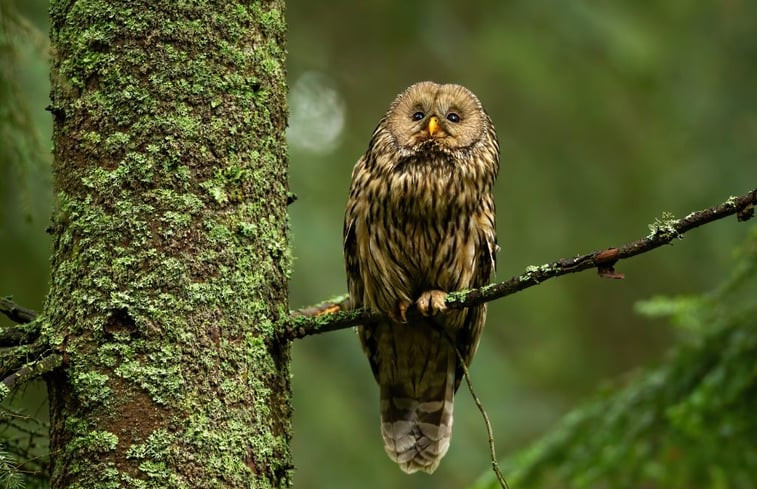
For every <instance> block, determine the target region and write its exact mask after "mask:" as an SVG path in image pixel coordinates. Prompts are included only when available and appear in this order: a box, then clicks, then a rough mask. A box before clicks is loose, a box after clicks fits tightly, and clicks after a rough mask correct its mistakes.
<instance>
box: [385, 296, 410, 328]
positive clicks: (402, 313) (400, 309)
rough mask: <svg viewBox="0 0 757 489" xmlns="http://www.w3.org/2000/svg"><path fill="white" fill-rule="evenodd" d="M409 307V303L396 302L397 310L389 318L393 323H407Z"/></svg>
mask: <svg viewBox="0 0 757 489" xmlns="http://www.w3.org/2000/svg"><path fill="white" fill-rule="evenodd" d="M408 307H410V302H408V301H399V302H397V309H396V310H395V311H394V312H393V313H392V314H390V315H389V316H390V317H391V318H392V320H393V321H394V322H397V323H403V324H404V323H406V322H407V309H408Z"/></svg>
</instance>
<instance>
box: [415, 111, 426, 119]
mask: <svg viewBox="0 0 757 489" xmlns="http://www.w3.org/2000/svg"><path fill="white" fill-rule="evenodd" d="M424 117H426V116H425V114H424V113H423V112H416V113H415V114H413V120H414V121H420V120H423V118H424Z"/></svg>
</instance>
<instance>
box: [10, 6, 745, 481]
mask: <svg viewBox="0 0 757 489" xmlns="http://www.w3.org/2000/svg"><path fill="white" fill-rule="evenodd" d="M287 8H288V11H287V19H288V23H289V44H288V51H289V65H288V72H289V83H290V97H289V104H290V129H289V155H290V185H291V189H292V191H293V192H295V193H296V194H297V196H298V200H297V202H295V203H294V204H293V205H292V206H291V207H290V215H291V227H292V246H293V250H294V255H295V257H296V260H295V266H294V271H293V274H292V278H291V282H290V298H291V304H290V305H291V307H292V308H293V309H294V308H297V307H300V306H304V305H308V304H311V303H315V302H318V301H320V300H323V299H326V298H328V297H330V296H333V295H337V294H341V293H343V292H344V291H345V288H346V286H345V279H344V271H343V264H342V252H341V231H342V230H341V226H342V216H343V209H344V203H345V200H346V193H347V189H348V185H349V180H350V172H351V169H352V165H353V164H354V162H355V161H356V159H357V158H358V157H359V156H360V155H361V154H362V153H363V152H364V151H365V149H366V146H367V143H368V140H369V138H370V135H371V132H372V130H373V128H374V127H375V125H376V123H377V121H378V119H379V118H380V117H381V115H382V114H383V112H384V111H385V110H386V108H387V106H388V104H389V102H390V101H391V100H392V99H393V97H394V96H395V95H396V94H397V93H398V92H400V91H402V90H403V89H404V88H405V87H407V86H408V85H410V84H412V83H414V82H416V81H419V80H424V79H430V80H435V81H439V82H455V83H460V84H463V85H466V86H467V87H468V88H470V89H471V90H473V91H474V92H475V93H476V94H477V95H478V96H479V98H480V99H481V100H482V101H483V103H484V105H485V107H486V108H487V110H488V112H489V113H490V115H491V117H492V119H493V120H494V123H495V125H496V127H497V130H498V134H499V139H500V146H501V153H502V154H501V173H500V178H499V181H498V183H497V185H496V187H495V192H496V199H497V226H498V235H499V243H500V246H501V251H500V253H499V256H498V272H497V278H498V279H500V280H504V279H507V278H509V277H510V276H512V275H515V274H519V273H521V272H522V271H523V270H524V269H525V267H526V266H528V265H539V264H541V263H545V262H548V261H552V260H554V259H557V258H561V257H567V256H572V255H575V254H578V253H584V252H589V251H592V250H594V249H601V248H605V247H609V246H613V245H619V244H622V243H625V242H627V241H631V240H634V239H637V238H639V237H642V236H644V235H646V234H648V233H649V230H648V228H647V225H648V224H649V223H652V222H653V221H654V220H655V218H660V217H661V216H662V213H663V211H665V212H670V213H672V214H673V215H675V216H677V217H683V216H684V215H686V214H687V213H688V212H690V211H693V210H697V209H700V208H704V207H708V206H710V205H714V204H716V203H718V202H721V201H723V200H725V199H726V198H727V197H728V196H729V195H731V194H741V193H744V192H746V191H748V190H750V189H751V188H753V187H754V186H755V183H757V91H756V90H755V87H757V3H755V2H749V1H745V0H728V1H714V0H713V1H698V0H677V1H669V2H630V1H609V2H602V3H596V2H584V1H581V2H559V1H527V0H523V1H507V2H502V1H493V0H492V1H478V2H454V1H447V0H434V1H430V0H422V1H417V2H387V1H371V2H352V1H346V0H343V1H337V0H329V1H320V2H312V1H307V0H291V1H289V2H288V5H287ZM47 32H48V25H47V4H46V2H44V1H37V0H35V1H31V0H29V1H20V0H18V1H10V0H0V70H1V71H0V256H2V257H3V259H2V265H0V296H4V295H13V296H14V300H16V302H18V303H20V304H23V305H26V306H28V307H32V308H35V309H40V308H41V305H42V302H43V300H44V296H45V293H46V290H47V283H48V271H49V255H50V238H49V236H48V235H47V234H45V228H46V227H47V226H48V224H49V217H50V214H51V208H52V205H53V195H52V188H51V180H52V179H51V175H50V158H51V154H50V141H51V134H50V132H51V126H52V124H51V116H50V114H49V113H47V112H45V111H44V107H45V106H46V105H47V104H48V93H49V80H48V64H47V62H48V57H47V49H48V46H47ZM753 226H754V225H753V224H751V223H750V224H747V225H737V224H736V223H735V221H732V220H727V221H724V222H717V223H714V224H711V225H708V226H706V227H704V228H702V229H700V230H696V231H694V232H692V233H690V234H689V235H687V236H686V237H685V239H682V240H679V241H676V242H675V243H674V245H673V246H670V247H666V248H663V249H660V250H657V251H655V252H652V253H649V254H645V255H642V256H639V257H637V258H635V259H633V260H630V261H627V262H623V263H621V265H620V267H619V268H620V270H619V271H621V272H623V273H625V274H626V278H625V279H624V280H620V281H615V280H603V279H599V278H597V276H596V275H595V274H593V273H591V272H585V273H582V274H579V275H575V276H568V277H564V278H560V279H556V280H554V281H550V282H548V283H545V284H543V285H541V286H538V287H535V288H532V289H530V290H528V291H526V292H523V293H519V294H516V295H515V296H511V297H508V298H506V299H504V300H499V301H496V302H494V303H492V304H491V305H490V309H489V310H490V315H489V320H488V322H487V326H486V330H485V333H484V337H483V339H482V342H481V346H480V348H479V352H478V354H477V357H476V360H475V361H474V363H473V366H472V368H471V375H472V376H473V380H474V382H475V386H476V388H477V390H478V394H479V396H480V397H481V399H482V401H483V403H484V405H485V407H486V408H487V410H488V412H489V415H490V417H491V420H492V424H493V428H494V433H495V436H496V442H497V449H498V453H499V455H500V456H501V457H502V459H503V460H508V459H511V456H512V455H513V454H515V453H518V452H519V451H522V450H525V449H526V448H527V447H529V446H530V445H531V444H532V443H533V442H534V441H535V440H538V439H539V438H540V437H541V436H543V435H544V434H545V433H549V432H550V430H551V429H554V426H555V425H556V423H558V420H559V419H560V418H561V416H563V415H564V414H566V413H567V412H569V411H571V410H572V409H573V408H575V407H576V406H577V405H580V404H581V403H582V402H583V400H585V399H586V398H587V397H588V396H590V395H592V393H595V392H596V391H597V389H601V388H603V386H607V385H608V383H609V382H611V381H612V382H613V383H614V384H615V385H622V383H623V380H624V379H630V378H633V376H634V372H637V371H638V370H639V369H640V368H642V367H649V368H653V367H654V366H655V365H659V364H661V363H662V362H664V361H666V358H667V357H666V355H665V352H666V351H668V350H669V349H670V348H672V347H674V345H677V344H680V343H681V342H685V341H687V340H688V339H690V338H691V337H693V336H695V335H697V334H700V333H701V332H700V331H693V328H690V327H686V322H685V321H671V320H669V319H666V318H650V317H649V316H648V315H644V314H641V313H640V310H642V311H643V310H647V311H649V310H650V302H649V301H648V300H649V299H651V298H653V297H656V296H674V297H681V296H684V297H694V296H698V295H700V294H703V293H706V292H707V291H710V290H713V289H715V288H716V287H717V286H718V284H721V283H723V282H724V281H727V280H728V279H729V277H732V276H733V274H734V268H735V267H736V265H734V264H735V263H738V260H737V259H735V258H734V254H735V253H736V251H735V250H737V249H739V247H740V246H742V247H743V243H744V242H745V241H746V240H747V238H748V236H749V234H750V232H751V231H750V229H751V228H753ZM752 290H753V289H752ZM747 297H750V296H748V295H747ZM751 300H752V302H754V297H753V296H751ZM644 301H646V302H644ZM640 304H641V305H640ZM651 304H654V303H651ZM657 304H658V305H659V304H661V303H657ZM645 305H646V306H645ZM678 307H679V309H678V312H679V313H680V303H678ZM652 308H653V307H652ZM676 317H679V318H680V317H681V316H680V314H679V315H678V316H676ZM7 323H8V322H7V321H6V320H5V318H0V325H2V324H7ZM705 326H706V325H705ZM292 357H293V362H294V365H293V374H294V378H293V388H294V399H293V402H294V407H295V419H294V421H295V425H294V430H295V434H294V441H293V442H294V461H295V465H296V475H295V487H297V488H301V489H311V488H312V489H315V488H352V487H377V488H378V487H395V488H411V487H413V488H432V487H434V488H442V489H444V488H460V487H465V486H467V485H470V484H471V483H472V481H474V480H476V478H477V477H478V476H480V475H481V474H484V473H485V472H486V471H487V469H488V467H489V454H488V447H487V440H486V432H485V429H484V425H483V423H482V421H481V418H480V414H479V413H478V411H477V410H476V408H475V406H474V404H473V402H472V400H471V399H470V396H469V395H468V393H467V391H466V390H465V389H464V388H462V389H461V390H460V391H459V395H458V397H457V401H456V407H455V428H454V434H453V441H452V446H451V448H450V451H449V453H448V455H447V456H446V458H445V459H444V461H443V462H442V465H441V467H440V469H439V470H438V472H437V473H436V474H435V475H434V476H432V477H427V476H424V475H417V476H406V475H404V474H403V473H401V472H400V471H399V469H397V468H396V467H395V466H394V464H393V463H392V462H390V461H389V459H388V458H387V457H386V456H385V454H384V452H383V447H382V443H381V439H380V434H379V423H378V390H377V388H376V385H375V383H374V381H373V378H372V376H371V373H370V369H369V367H368V363H367V361H366V360H365V359H364V358H363V355H362V352H361V351H360V348H359V344H358V341H357V338H356V335H355V334H354V332H353V331H351V330H344V331H339V332H335V333H329V334H327V335H322V336H318V337H309V338H306V339H304V340H301V341H298V342H296V343H295V345H294V348H293V352H292ZM755 376H756V377H757V374H755ZM753 390H754V389H753ZM44 395H45V394H44V386H43V384H42V383H41V382H40V383H38V384H34V385H32V386H30V387H29V388H27V389H26V390H24V391H22V392H21V393H19V394H18V395H15V396H14V397H13V399H11V404H10V405H11V406H12V407H13V409H16V410H20V411H23V412H25V413H28V414H32V415H39V416H41V417H44V415H45V410H46V404H45V399H44ZM6 404H7V403H6ZM5 429H6V431H5V433H6V435H5V436H14V435H13V432H12V430H11V431H10V432H9V431H7V430H8V428H7V427H6V428H5ZM35 443H36V444H37V448H36V450H38V451H39V452H40V453H42V452H44V449H45V441H44V439H37V440H36V442H35ZM617 443H618V444H622V443H624V440H623V439H622V436H621V435H620V434H619V435H618V439H617ZM505 466H506V467H507V464H505ZM506 473H507V472H506ZM652 479H654V477H652ZM659 480H665V479H664V478H663V479H659ZM716 480H719V479H718V478H717V477H716V476H713V478H710V479H706V480H702V481H701V483H702V486H701V487H729V485H727V484H726V485H725V486H717V484H716V483H715V482H713V481H716ZM726 480H728V478H727V477H726ZM547 486H548V487H565V486H566V485H565V484H564V481H561V479H560V478H559V477H557V478H556V479H552V482H551V483H550V481H549V480H547ZM647 487H656V486H654V485H651V486H647Z"/></svg>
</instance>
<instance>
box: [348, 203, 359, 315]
mask: <svg viewBox="0 0 757 489" xmlns="http://www.w3.org/2000/svg"><path fill="white" fill-rule="evenodd" d="M350 204H351V203H350ZM350 204H348V206H347V213H346V215H345V216H344V267H345V271H346V272H347V291H348V292H349V293H350V303H351V305H352V308H353V309H357V308H358V307H361V306H362V305H363V281H362V278H361V277H360V262H359V260H358V255H357V237H356V230H355V226H356V225H357V223H356V218H355V216H354V215H352V211H353V207H354V206H353V205H350Z"/></svg>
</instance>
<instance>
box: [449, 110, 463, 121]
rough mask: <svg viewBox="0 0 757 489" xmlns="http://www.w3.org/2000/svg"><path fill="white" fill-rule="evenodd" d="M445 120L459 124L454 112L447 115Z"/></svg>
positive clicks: (458, 118) (458, 117) (457, 116)
mask: <svg viewBox="0 0 757 489" xmlns="http://www.w3.org/2000/svg"><path fill="white" fill-rule="evenodd" d="M447 120H448V121H450V122H460V116H459V115H457V114H456V113H454V112H450V113H449V114H447Z"/></svg>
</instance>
